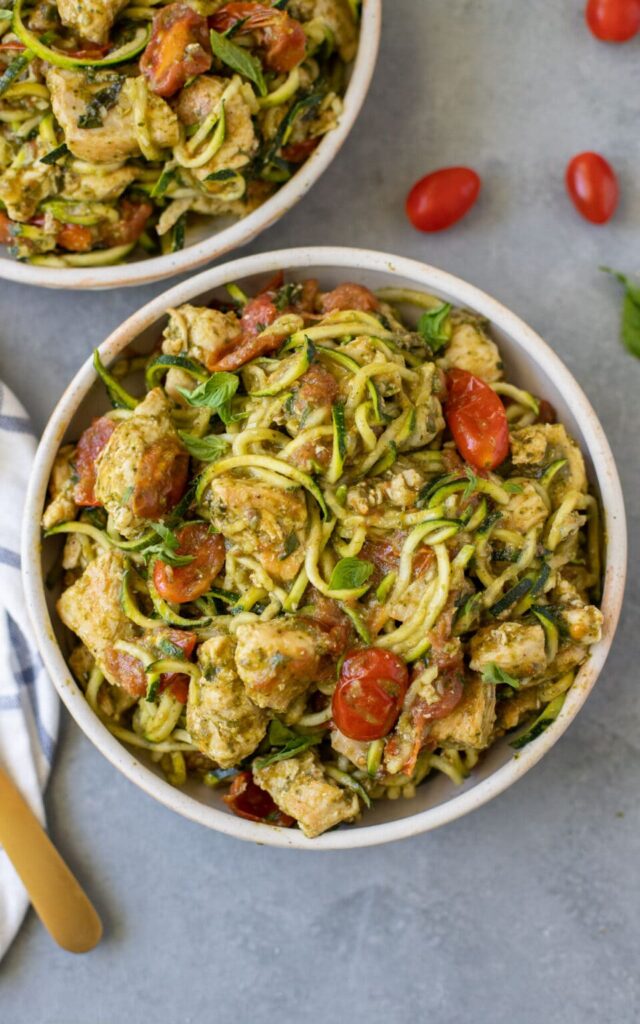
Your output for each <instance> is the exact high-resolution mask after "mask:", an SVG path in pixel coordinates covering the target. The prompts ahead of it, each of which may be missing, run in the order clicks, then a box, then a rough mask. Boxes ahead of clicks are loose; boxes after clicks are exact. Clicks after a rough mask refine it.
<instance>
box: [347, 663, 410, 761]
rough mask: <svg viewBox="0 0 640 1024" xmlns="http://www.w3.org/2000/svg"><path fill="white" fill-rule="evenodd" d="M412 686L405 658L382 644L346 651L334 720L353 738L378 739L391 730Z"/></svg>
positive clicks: (365, 740) (364, 740) (363, 739)
mask: <svg viewBox="0 0 640 1024" xmlns="http://www.w3.org/2000/svg"><path fill="white" fill-rule="evenodd" d="M408 685H409V672H408V670H407V666H406V665H405V663H404V661H403V660H402V658H399V657H398V656H397V655H396V654H392V653H391V651H384V650H382V649H381V648H379V647H364V648H362V650H358V651H352V652H351V653H350V654H347V656H346V658H345V659H344V661H343V663H342V668H341V670H340V678H339V679H338V685H337V686H336V688H335V690H334V693H333V701H332V712H333V720H334V722H335V724H336V726H337V727H338V729H339V730H340V732H342V733H344V735H345V736H348V737H349V738H350V739H352V740H362V741H363V742H367V741H370V740H378V739H381V738H382V737H383V736H386V735H387V733H389V732H391V730H392V729H393V726H394V725H395V722H396V719H397V717H398V715H399V714H400V709H401V707H402V702H403V700H404V697H405V694H406V692H407V687H408Z"/></svg>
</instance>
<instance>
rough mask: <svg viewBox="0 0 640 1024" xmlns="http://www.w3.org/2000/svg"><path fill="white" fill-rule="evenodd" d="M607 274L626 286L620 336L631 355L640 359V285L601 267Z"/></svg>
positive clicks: (607, 268) (617, 272) (608, 268)
mask: <svg viewBox="0 0 640 1024" xmlns="http://www.w3.org/2000/svg"><path fill="white" fill-rule="evenodd" d="M600 269H601V270H604V272H605V273H606V274H611V275H612V276H613V277H615V278H616V280H618V281H619V282H620V284H622V285H624V289H625V292H624V299H623V302H622V319H621V326H620V335H621V337H622V341H623V342H624V344H625V346H626V348H627V349H628V350H629V352H631V355H633V356H637V358H638V359H640V285H637V284H634V283H633V282H632V281H630V280H629V278H628V277H627V276H626V274H621V273H620V272H619V271H617V270H611V268H610V267H600Z"/></svg>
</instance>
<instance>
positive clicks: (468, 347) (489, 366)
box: [440, 321, 502, 384]
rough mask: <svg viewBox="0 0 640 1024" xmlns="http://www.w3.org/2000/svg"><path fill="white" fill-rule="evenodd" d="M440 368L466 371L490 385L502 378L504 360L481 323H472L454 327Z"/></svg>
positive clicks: (466, 322)
mask: <svg viewBox="0 0 640 1024" xmlns="http://www.w3.org/2000/svg"><path fill="white" fill-rule="evenodd" d="M440 366H442V367H443V369H445V370H450V369H452V368H453V367H454V366H455V367H457V368H458V369H460V370H466V371H467V372H468V373H473V374H474V375H475V376H476V377H480V379H481V380H486V381H487V383H489V384H490V383H492V382H493V381H496V380H500V378H501V377H502V359H501V357H500V352H499V350H498V346H497V345H496V344H495V342H494V341H492V340H491V338H490V337H489V336H488V335H487V334H486V333H485V331H484V330H483V328H482V327H481V325H480V324H479V323H474V322H470V321H465V322H463V323H459V324H457V325H455V326H454V327H453V333H452V335H451V340H450V342H449V344H448V345H447V349H446V352H445V354H444V356H443V357H442V359H441V360H440Z"/></svg>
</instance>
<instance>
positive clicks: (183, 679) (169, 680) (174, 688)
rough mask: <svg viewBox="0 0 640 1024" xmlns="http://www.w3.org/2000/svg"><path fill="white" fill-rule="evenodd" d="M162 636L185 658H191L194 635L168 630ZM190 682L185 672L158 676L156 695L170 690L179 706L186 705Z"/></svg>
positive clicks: (184, 631)
mask: <svg viewBox="0 0 640 1024" xmlns="http://www.w3.org/2000/svg"><path fill="white" fill-rule="evenodd" d="M163 635H164V637H165V639H167V640H168V641H169V642H170V643H172V644H175V646H176V647H179V648H180V650H181V651H182V653H183V654H184V656H185V658H190V657H191V655H192V654H193V652H194V650H195V646H196V642H197V640H198V638H197V636H196V634H195V633H189V632H188V631H187V630H185V629H168V630H167V631H166V633H164V634H163ZM190 681H191V679H190V676H188V675H187V673H186V672H166V673H165V674H164V675H161V676H160V685H159V686H158V693H163V692H164V690H168V689H170V690H171V692H172V693H173V696H174V697H175V698H176V700H179V701H180V703H181V704H186V703H187V700H188V698H189V683H190Z"/></svg>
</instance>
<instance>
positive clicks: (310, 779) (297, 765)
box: [253, 750, 360, 839]
mask: <svg viewBox="0 0 640 1024" xmlns="http://www.w3.org/2000/svg"><path fill="white" fill-rule="evenodd" d="M253 777H254V779H255V781H256V783H257V784H258V786H260V787H261V788H262V789H265V790H266V791H267V793H269V794H270V795H271V797H272V798H273V800H275V802H276V804H277V805H278V807H279V808H280V810H281V811H284V813H285V814H290V815H291V817H293V818H295V819H296V820H297V822H298V824H299V825H300V828H301V829H302V831H303V832H304V834H305V836H307V837H308V838H309V839H313V838H314V837H315V836H319V835H321V833H322V832H326V831H327V829H329V828H333V827H334V825H337V824H339V822H341V821H351V820H352V819H353V818H355V817H356V815H357V814H358V811H359V809H360V808H359V804H358V797H357V796H356V795H355V793H348V792H345V790H343V789H340V787H339V786H337V785H336V784H335V782H332V781H331V780H330V779H329V778H328V777H327V776H326V775H325V773H324V771H323V769H322V765H321V763H320V761H319V759H318V757H317V755H316V754H315V753H313V752H312V751H310V750H308V751H306V752H305V753H304V754H300V755H299V756H298V757H290V758H288V759H287V760H286V761H278V762H276V763H275V764H270V765H266V766H265V767H264V768H254V769H253Z"/></svg>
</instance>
